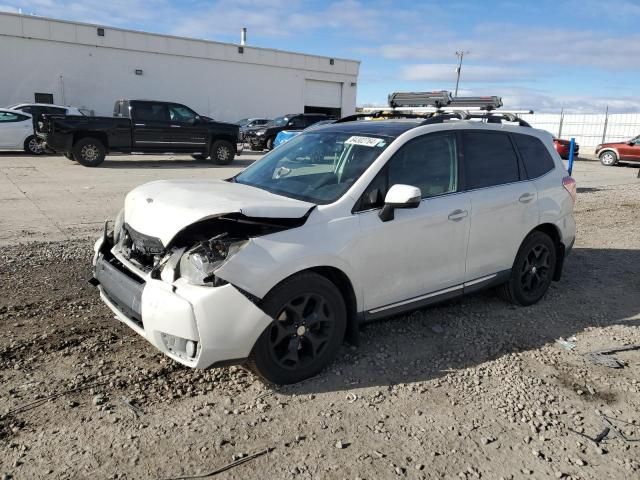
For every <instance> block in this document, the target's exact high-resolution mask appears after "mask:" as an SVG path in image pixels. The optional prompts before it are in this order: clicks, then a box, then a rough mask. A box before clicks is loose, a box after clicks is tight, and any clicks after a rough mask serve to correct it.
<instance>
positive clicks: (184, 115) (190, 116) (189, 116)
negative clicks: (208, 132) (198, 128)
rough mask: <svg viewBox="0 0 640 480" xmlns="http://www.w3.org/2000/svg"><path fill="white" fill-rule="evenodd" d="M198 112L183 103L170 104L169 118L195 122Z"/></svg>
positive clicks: (175, 120) (173, 120) (174, 120)
mask: <svg viewBox="0 0 640 480" xmlns="http://www.w3.org/2000/svg"><path fill="white" fill-rule="evenodd" d="M195 118H196V114H195V112H193V111H192V110H190V109H188V108H187V107H185V106H183V105H170V106H169V119H170V120H171V121H172V122H193V120H195Z"/></svg>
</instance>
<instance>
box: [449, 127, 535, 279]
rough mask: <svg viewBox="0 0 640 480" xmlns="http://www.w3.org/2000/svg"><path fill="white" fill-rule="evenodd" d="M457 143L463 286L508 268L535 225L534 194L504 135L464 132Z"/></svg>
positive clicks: (493, 132)
mask: <svg viewBox="0 0 640 480" xmlns="http://www.w3.org/2000/svg"><path fill="white" fill-rule="evenodd" d="M461 137H462V154H463V164H464V172H465V173H464V178H465V188H466V190H467V193H468V196H469V198H470V200H471V227H470V232H469V250H468V254H467V267H466V275H465V282H476V281H478V282H481V281H482V280H491V278H486V277H493V276H494V275H495V274H497V273H499V272H503V271H506V270H510V269H511V267H512V266H513V261H514V259H515V256H516V253H517V251H518V249H519V247H520V244H521V243H522V240H524V238H525V236H526V235H527V234H528V233H529V232H530V231H531V230H532V229H534V228H535V227H536V226H537V225H538V219H539V211H538V202H537V199H538V192H537V190H536V186H535V185H534V183H533V182H532V181H530V180H528V179H527V176H526V173H525V171H524V168H523V167H522V165H521V162H520V161H519V158H518V155H517V154H516V149H515V146H514V144H513V142H512V139H511V136H510V135H509V134H508V133H505V132H497V131H486V130H468V131H464V132H462V134H461Z"/></svg>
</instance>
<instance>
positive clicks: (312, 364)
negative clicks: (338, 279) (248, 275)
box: [247, 272, 347, 385]
mask: <svg viewBox="0 0 640 480" xmlns="http://www.w3.org/2000/svg"><path fill="white" fill-rule="evenodd" d="M261 307H262V309H263V310H264V311H265V312H266V313H267V314H268V315H269V316H271V317H272V318H273V319H274V320H273V321H272V322H271V324H270V325H269V326H268V327H267V328H266V329H265V331H264V332H262V335H260V337H259V338H258V341H257V342H256V344H255V345H254V347H253V350H252V352H251V355H250V356H249V359H248V360H247V366H248V367H249V369H251V370H252V371H253V372H255V373H256V374H257V375H258V376H260V377H261V378H262V379H263V380H265V381H266V382H268V383H274V384H279V385H286V384H290V383H297V382H300V381H302V380H305V379H307V378H309V377H312V376H314V375H316V374H318V373H319V372H320V371H321V370H322V369H323V368H324V367H326V366H327V365H328V364H329V363H330V362H331V361H332V360H333V359H334V358H335V356H336V354H337V353H338V350H339V349H340V345H341V344H342V341H343V339H344V334H345V330H346V326H347V308H346V306H345V302H344V298H343V297H342V295H341V294H340V291H339V290H338V288H337V287H336V286H335V284H334V283H333V282H331V281H330V280H328V279H327V278H325V277H323V276H321V275H318V274H317V273H312V272H304V273H300V274H297V275H294V276H292V277H291V278H289V279H287V280H285V281H283V282H282V283H280V284H279V285H277V286H276V287H274V289H273V290H272V291H271V292H270V293H269V294H268V295H267V296H266V297H265V298H264V301H263V303H262V305H261Z"/></svg>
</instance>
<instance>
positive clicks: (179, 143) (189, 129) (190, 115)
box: [165, 103, 207, 152]
mask: <svg viewBox="0 0 640 480" xmlns="http://www.w3.org/2000/svg"><path fill="white" fill-rule="evenodd" d="M169 122H170V123H169V129H168V130H167V133H166V138H165V140H166V141H167V142H169V143H171V144H172V146H173V147H174V148H175V149H176V151H196V152H204V151H206V149H207V124H206V123H205V121H204V120H201V119H200V117H199V116H198V114H196V112H194V111H193V110H191V109H190V108H188V107H185V106H184V105H180V104H177V103H172V104H170V105H169Z"/></svg>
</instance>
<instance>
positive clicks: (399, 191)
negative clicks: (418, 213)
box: [378, 184, 422, 222]
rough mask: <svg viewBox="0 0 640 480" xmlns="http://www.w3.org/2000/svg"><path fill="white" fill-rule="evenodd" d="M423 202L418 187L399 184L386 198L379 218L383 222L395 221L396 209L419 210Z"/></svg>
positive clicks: (391, 189)
mask: <svg viewBox="0 0 640 480" xmlns="http://www.w3.org/2000/svg"><path fill="white" fill-rule="evenodd" d="M421 200H422V192H420V189H419V188H418V187H413V186H411V185H402V184H397V185H394V186H392V187H391V188H390V189H389V191H388V192H387V196H386V197H385V198H384V207H382V210H380V213H379V214H378V216H379V217H380V220H382V221H383V222H388V221H389V220H393V219H394V214H393V212H394V211H395V209H396V208H417V207H418V206H419V205H420V201H421Z"/></svg>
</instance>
